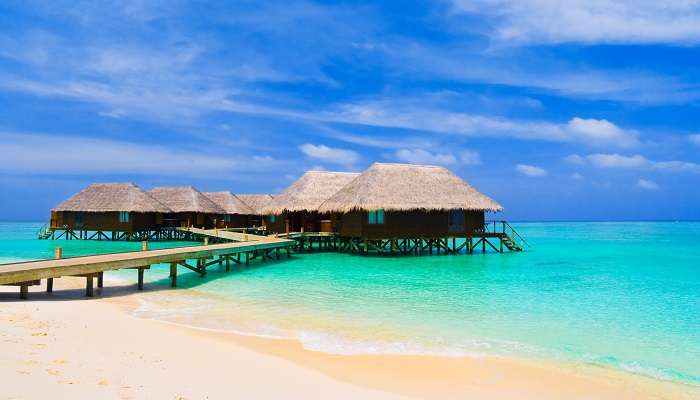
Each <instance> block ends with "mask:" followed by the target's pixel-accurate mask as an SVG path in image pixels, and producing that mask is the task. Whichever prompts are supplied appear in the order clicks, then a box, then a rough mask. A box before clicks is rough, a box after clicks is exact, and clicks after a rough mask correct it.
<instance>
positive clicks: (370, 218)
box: [367, 210, 384, 225]
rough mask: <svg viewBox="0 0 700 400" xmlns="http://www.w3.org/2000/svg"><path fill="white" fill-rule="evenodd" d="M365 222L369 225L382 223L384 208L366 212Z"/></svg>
mask: <svg viewBox="0 0 700 400" xmlns="http://www.w3.org/2000/svg"><path fill="white" fill-rule="evenodd" d="M367 223H368V224H370V225H376V224H383V223H384V210H377V211H369V212H367Z"/></svg>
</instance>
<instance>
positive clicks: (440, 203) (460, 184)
mask: <svg viewBox="0 0 700 400" xmlns="http://www.w3.org/2000/svg"><path fill="white" fill-rule="evenodd" d="M453 209H463V210H485V211H501V210H502V209H503V207H501V205H500V204H498V203H496V202H495V201H493V200H492V199H490V198H489V197H487V196H486V195H484V194H482V193H480V192H479V191H477V190H476V189H474V188H473V187H471V186H470V185H469V184H468V183H467V182H465V181H464V180H462V179H461V178H460V177H458V176H457V175H455V174H453V173H452V172H450V171H449V170H447V169H446V168H443V167H438V166H431V165H411V164H383V163H375V164H373V165H372V166H371V167H370V168H369V169H367V171H365V172H363V173H362V175H360V176H359V177H357V179H355V180H353V181H352V182H350V183H349V184H348V185H347V186H345V187H344V188H342V189H341V190H340V191H338V192H337V193H335V194H334V195H333V196H331V197H330V198H329V199H328V200H326V201H325V202H324V203H323V204H322V205H321V206H320V208H319V211H322V212H329V211H333V212H349V211H352V210H387V211H389V210H393V211H408V210H453Z"/></svg>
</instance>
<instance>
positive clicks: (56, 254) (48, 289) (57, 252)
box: [46, 247, 63, 293]
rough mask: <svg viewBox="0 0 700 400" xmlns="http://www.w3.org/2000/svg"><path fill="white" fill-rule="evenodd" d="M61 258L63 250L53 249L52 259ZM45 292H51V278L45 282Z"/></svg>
mask: <svg viewBox="0 0 700 400" xmlns="http://www.w3.org/2000/svg"><path fill="white" fill-rule="evenodd" d="M62 257H63V249H62V248H60V247H56V248H55V249H53V258H55V259H59V258H62ZM46 292H47V293H51V292H53V278H48V279H47V280H46Z"/></svg>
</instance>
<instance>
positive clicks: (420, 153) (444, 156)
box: [394, 149, 457, 165]
mask: <svg viewBox="0 0 700 400" xmlns="http://www.w3.org/2000/svg"><path fill="white" fill-rule="evenodd" d="M394 156H395V157H396V158H397V159H399V160H400V161H404V162H407V163H411V164H438V165H453V164H456V163H457V157H455V156H454V154H452V153H431V152H429V151H426V150H423V149H399V150H397V151H396V153H394Z"/></svg>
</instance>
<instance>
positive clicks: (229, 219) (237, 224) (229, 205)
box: [204, 192, 255, 228]
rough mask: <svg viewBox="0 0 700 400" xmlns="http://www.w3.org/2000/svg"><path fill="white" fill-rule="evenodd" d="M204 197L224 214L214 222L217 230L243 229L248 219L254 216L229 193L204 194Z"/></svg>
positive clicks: (240, 201) (242, 202) (238, 199)
mask: <svg viewBox="0 0 700 400" xmlns="http://www.w3.org/2000/svg"><path fill="white" fill-rule="evenodd" d="M204 195H205V196H207V197H208V198H209V200H211V201H212V202H213V203H214V204H216V205H217V206H219V207H220V208H221V209H223V210H224V212H225V214H224V215H223V216H221V219H218V220H217V221H216V227H217V228H245V227H247V226H248V220H249V218H250V217H254V216H255V211H254V210H253V209H252V208H250V206H249V205H248V204H246V203H245V202H244V201H243V200H241V199H240V198H238V196H236V195H235V194H233V193H231V192H204Z"/></svg>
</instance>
